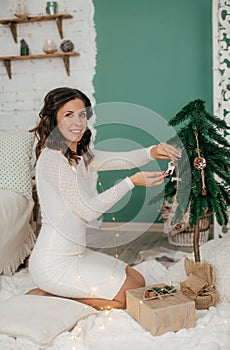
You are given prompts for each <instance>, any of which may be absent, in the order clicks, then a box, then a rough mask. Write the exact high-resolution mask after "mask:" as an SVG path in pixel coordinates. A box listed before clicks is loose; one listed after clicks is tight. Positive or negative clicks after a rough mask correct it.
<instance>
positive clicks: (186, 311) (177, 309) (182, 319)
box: [126, 284, 195, 335]
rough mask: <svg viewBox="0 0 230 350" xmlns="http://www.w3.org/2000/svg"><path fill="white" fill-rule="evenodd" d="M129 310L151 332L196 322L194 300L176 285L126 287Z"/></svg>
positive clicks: (191, 325)
mask: <svg viewBox="0 0 230 350" xmlns="http://www.w3.org/2000/svg"><path fill="white" fill-rule="evenodd" d="M126 302H127V312H128V314H129V315H130V316H131V317H132V318H133V319H134V320H136V321H137V322H138V323H139V324H140V325H141V326H142V327H143V328H145V329H146V330H147V331H149V332H150V333H151V334H152V335H161V334H163V333H166V332H168V331H173V332H176V331H178V330H179V329H181V328H192V327H194V326H195V303H194V301H193V300H191V299H189V298H188V297H186V296H184V295H183V294H182V293H181V291H180V290H176V289H175V288H174V287H173V286H167V285H163V284H160V285H153V286H150V287H147V288H146V287H143V288H137V289H131V290H128V291H126Z"/></svg>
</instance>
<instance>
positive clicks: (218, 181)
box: [151, 99, 230, 227]
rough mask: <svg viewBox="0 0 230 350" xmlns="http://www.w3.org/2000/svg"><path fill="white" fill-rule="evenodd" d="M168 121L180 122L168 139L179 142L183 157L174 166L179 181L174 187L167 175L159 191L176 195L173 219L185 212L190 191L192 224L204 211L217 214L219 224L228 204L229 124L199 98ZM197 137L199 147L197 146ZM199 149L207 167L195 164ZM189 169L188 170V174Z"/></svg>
mask: <svg viewBox="0 0 230 350" xmlns="http://www.w3.org/2000/svg"><path fill="white" fill-rule="evenodd" d="M169 125H170V126H178V125H181V128H180V130H179V131H178V133H177V135H178V136H177V137H174V138H172V139H170V140H169V141H168V142H169V143H171V144H173V145H175V146H177V147H179V148H181V143H182V148H183V149H182V158H181V160H179V161H178V169H177V170H178V174H177V176H179V177H181V183H180V184H178V187H177V188H176V186H175V183H174V182H171V181H170V179H169V180H168V183H167V184H166V186H165V191H164V194H163V192H162V193H161V194H159V197H160V196H161V198H162V194H163V196H164V198H165V199H167V200H170V199H173V197H175V196H176V200H177V202H178V204H179V205H178V208H177V209H176V212H175V216H174V219H173V222H175V219H176V220H178V221H179V220H180V217H179V216H180V215H182V214H183V213H184V211H185V208H186V203H185V202H184V198H186V196H185V193H186V191H190V194H189V199H188V200H189V205H190V217H189V223H190V226H191V227H194V226H196V225H197V223H198V220H199V219H200V218H201V217H203V216H204V215H205V214H206V213H207V211H209V212H212V213H214V214H215V215H216V219H217V222H218V223H219V224H220V225H223V224H226V220H227V219H228V214H227V208H228V205H229V194H228V191H227V188H229V186H230V175H229V165H230V161H229V158H230V144H229V142H228V141H227V139H226V138H225V137H224V136H225V135H227V134H228V130H229V129H230V127H229V126H227V124H226V122H225V121H224V120H222V119H220V118H218V117H216V116H214V115H211V114H210V113H208V112H207V111H206V110H205V103H204V101H202V100H200V99H197V100H195V101H192V102H190V103H188V104H187V105H186V106H185V107H183V108H182V109H181V111H180V112H179V113H177V114H176V116H175V117H173V118H171V119H170V121H169ZM197 141H198V142H199V147H197ZM198 148H199V149H198ZM198 153H199V154H200V157H202V158H204V159H205V161H206V167H205V168H204V169H203V171H201V169H197V168H196V167H195V165H194V160H195V159H196V157H197V156H198ZM185 155H186V157H187V161H186V157H185ZM188 172H190V177H189V176H188ZM184 175H185V176H184ZM202 175H203V180H204V181H205V186H206V188H205V191H202V190H204V188H203V186H204V183H203V182H202ZM190 181H191V183H190ZM175 191H176V193H175ZM187 197H188V196H187ZM154 200H156V197H155V198H154V199H153V200H152V201H151V202H154ZM187 207H188V204H187ZM182 208H183V209H182Z"/></svg>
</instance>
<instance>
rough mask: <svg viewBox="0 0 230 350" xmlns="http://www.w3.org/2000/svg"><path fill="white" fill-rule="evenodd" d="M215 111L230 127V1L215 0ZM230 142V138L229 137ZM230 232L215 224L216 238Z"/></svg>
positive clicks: (227, 228) (228, 228)
mask: <svg viewBox="0 0 230 350" xmlns="http://www.w3.org/2000/svg"><path fill="white" fill-rule="evenodd" d="M212 4H213V10H212V11H213V111H214V114H215V115H216V116H218V117H220V118H222V119H225V121H226V122H227V124H228V125H230V1H227V0H213V3H212ZM228 139H229V141H230V137H229V136H228ZM229 230H230V222H229V225H228V227H220V226H219V225H218V224H217V222H216V220H215V223H214V237H218V236H219V235H223V233H226V232H228V231H229Z"/></svg>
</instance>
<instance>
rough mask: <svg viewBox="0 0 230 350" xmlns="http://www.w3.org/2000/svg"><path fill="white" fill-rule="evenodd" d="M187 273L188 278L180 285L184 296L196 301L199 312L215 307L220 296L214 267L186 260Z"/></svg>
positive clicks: (205, 263)
mask: <svg viewBox="0 0 230 350" xmlns="http://www.w3.org/2000/svg"><path fill="white" fill-rule="evenodd" d="M184 265H185V271H186V274H187V276H188V278H187V279H186V280H185V281H183V282H181V283H180V286H181V291H182V293H183V294H184V295H186V296H187V297H189V298H190V299H192V300H194V301H195V307H196V309H198V310H204V309H208V308H209V307H210V306H215V305H216V302H217V299H218V294H217V291H216V288H215V286H214V283H215V275H214V270H213V267H212V265H210V264H208V263H207V262H195V261H192V260H190V259H188V258H185V264H184Z"/></svg>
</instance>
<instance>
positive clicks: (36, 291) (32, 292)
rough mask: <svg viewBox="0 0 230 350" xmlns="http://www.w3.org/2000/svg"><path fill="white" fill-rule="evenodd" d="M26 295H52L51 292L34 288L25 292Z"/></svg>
mask: <svg viewBox="0 0 230 350" xmlns="http://www.w3.org/2000/svg"><path fill="white" fill-rule="evenodd" d="M26 295H42V296H47V297H48V296H52V294H50V293H47V292H45V291H44V290H42V289H39V288H34V289H31V290H30V291H29V292H27V293H26Z"/></svg>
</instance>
